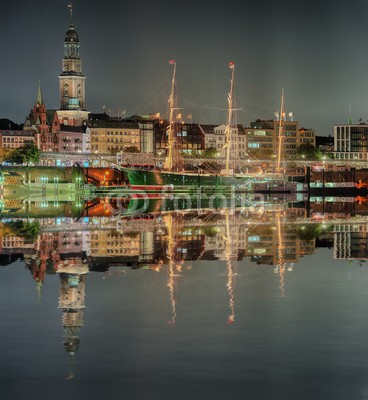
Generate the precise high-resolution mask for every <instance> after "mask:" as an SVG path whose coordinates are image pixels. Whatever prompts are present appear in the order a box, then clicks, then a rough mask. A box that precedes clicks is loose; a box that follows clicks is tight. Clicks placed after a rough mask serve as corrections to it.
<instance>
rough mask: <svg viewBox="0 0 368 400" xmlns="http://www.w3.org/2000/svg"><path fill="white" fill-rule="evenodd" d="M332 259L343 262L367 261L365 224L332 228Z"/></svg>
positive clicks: (367, 240) (366, 231)
mask: <svg viewBox="0 0 368 400" xmlns="http://www.w3.org/2000/svg"><path fill="white" fill-rule="evenodd" d="M333 236H334V242H333V257H334V258H335V259H343V260H367V259H368V227H367V225H366V224H359V225H355V224H354V225H352V224H349V225H348V224H346V225H345V224H344V225H337V226H335V227H334V233H333Z"/></svg>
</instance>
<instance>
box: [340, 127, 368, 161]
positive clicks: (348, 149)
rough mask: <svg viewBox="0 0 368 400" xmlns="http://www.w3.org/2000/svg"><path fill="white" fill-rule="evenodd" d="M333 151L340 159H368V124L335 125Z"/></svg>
mask: <svg viewBox="0 0 368 400" xmlns="http://www.w3.org/2000/svg"><path fill="white" fill-rule="evenodd" d="M333 153H334V157H335V158H336V159H338V160H368V125H366V124H359V125H353V124H350V125H349V124H348V125H335V126H334V152H333Z"/></svg>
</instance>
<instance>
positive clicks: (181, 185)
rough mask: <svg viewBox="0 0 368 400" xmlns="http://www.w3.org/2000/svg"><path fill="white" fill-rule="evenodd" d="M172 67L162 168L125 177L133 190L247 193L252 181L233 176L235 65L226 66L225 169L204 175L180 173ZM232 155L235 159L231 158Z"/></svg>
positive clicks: (132, 172) (135, 171) (133, 171)
mask: <svg viewBox="0 0 368 400" xmlns="http://www.w3.org/2000/svg"><path fill="white" fill-rule="evenodd" d="M171 63H172V64H173V66H174V70H173V77H172V85H171V94H170V97H169V110H170V119H169V127H168V130H167V134H168V148H167V157H166V160H165V164H164V168H163V169H162V170H144V169H139V168H123V170H124V172H125V173H126V174H127V176H128V180H129V182H130V184H131V186H132V188H135V187H139V188H142V187H147V186H149V187H151V189H152V188H153V187H156V188H157V189H160V188H163V187H171V188H173V189H175V190H182V189H189V188H193V187H202V188H206V187H207V188H210V189H212V190H216V189H230V188H232V187H235V188H238V189H243V190H246V188H247V187H249V185H250V184H252V182H253V178H252V177H245V176H244V175H241V174H236V172H237V170H238V162H237V160H236V158H237V155H238V143H237V134H238V126H237V123H236V118H235V111H236V107H235V91H234V84H235V79H234V72H235V65H234V63H233V62H231V63H230V64H229V67H230V69H231V71H232V74H231V81H230V91H229V94H228V116H227V126H226V129H225V135H226V140H225V145H224V149H225V150H226V157H225V169H224V170H222V171H221V172H218V173H213V172H207V173H199V171H198V172H187V171H184V170H183V166H184V164H183V157H182V154H181V152H182V151H181V148H180V143H179V142H178V140H177V132H176V131H177V129H178V123H177V111H178V110H179V109H178V107H177V104H176V97H177V95H176V63H175V61H172V62H171ZM233 155H235V157H233ZM232 157H233V158H232Z"/></svg>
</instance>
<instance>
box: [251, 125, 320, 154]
mask: <svg viewBox="0 0 368 400" xmlns="http://www.w3.org/2000/svg"><path fill="white" fill-rule="evenodd" d="M279 125H280V122H279V121H277V120H259V119H258V120H256V121H253V122H251V124H250V128H246V129H245V132H246V136H247V143H248V155H249V157H250V158H265V159H267V158H270V157H272V156H276V155H277V153H278V148H279ZM306 143H310V144H311V145H313V146H315V145H316V132H315V131H314V130H313V129H306V128H303V127H302V128H300V127H299V122H298V121H284V122H283V139H282V150H281V154H282V157H284V158H285V159H290V158H294V157H295V156H296V154H297V151H298V148H299V146H300V145H301V144H306Z"/></svg>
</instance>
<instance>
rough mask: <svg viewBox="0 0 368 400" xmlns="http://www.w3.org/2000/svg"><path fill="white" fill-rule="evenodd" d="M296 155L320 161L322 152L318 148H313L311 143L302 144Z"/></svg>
mask: <svg viewBox="0 0 368 400" xmlns="http://www.w3.org/2000/svg"><path fill="white" fill-rule="evenodd" d="M296 154H297V155H298V156H300V157H302V158H305V159H307V160H320V159H321V151H320V150H319V148H318V147H317V146H313V144H311V143H302V144H301V145H300V146H299V147H298V149H297V152H296Z"/></svg>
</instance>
